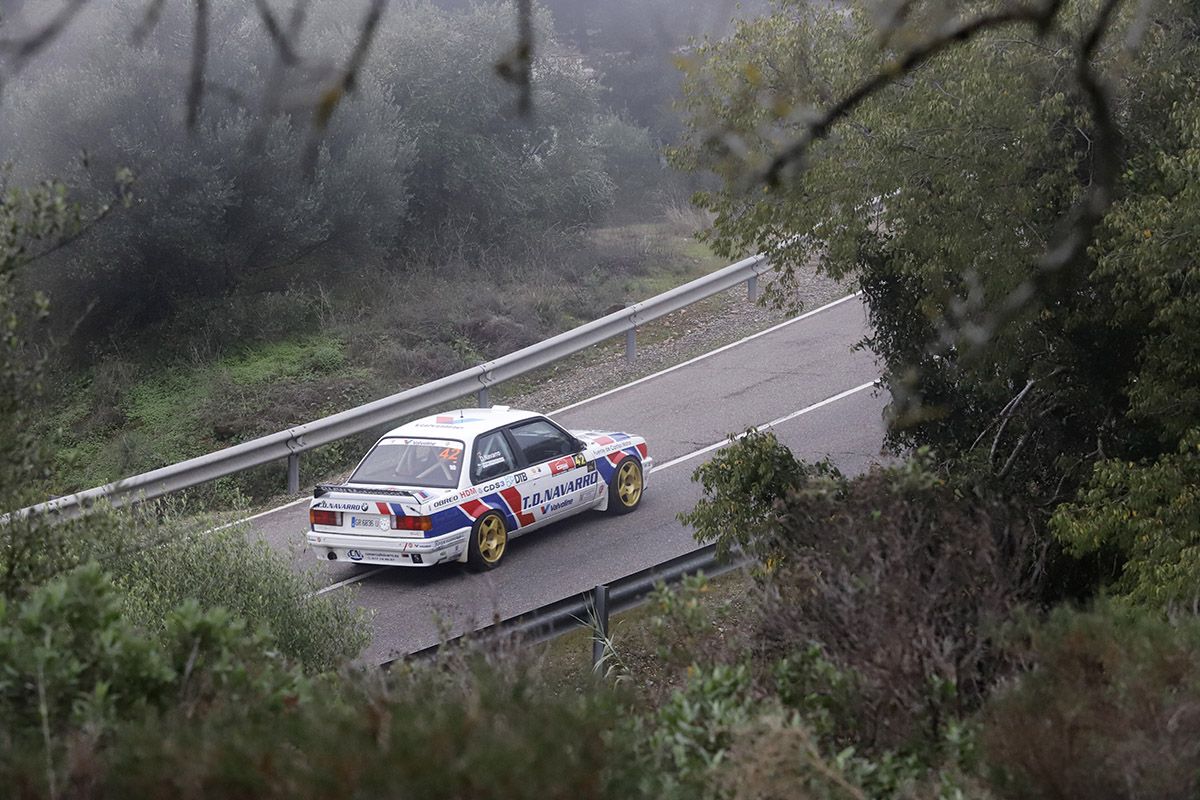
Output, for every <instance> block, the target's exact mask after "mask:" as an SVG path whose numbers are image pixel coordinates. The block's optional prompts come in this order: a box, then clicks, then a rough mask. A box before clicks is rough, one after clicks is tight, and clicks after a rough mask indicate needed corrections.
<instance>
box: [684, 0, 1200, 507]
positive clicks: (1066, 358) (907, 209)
mask: <svg viewBox="0 0 1200 800" xmlns="http://www.w3.org/2000/svg"><path fill="white" fill-rule="evenodd" d="M936 7H937V4H933V5H930V6H927V5H924V4H890V5H889V6H888V8H891V9H899V10H900V11H911V12H912V13H911V15H910V16H908V17H904V16H901V17H899V18H889V17H886V16H885V17H884V19H885V20H887V19H891V20H892V21H891V23H890V24H887V25H884V26H883V28H882V30H881V31H880V32H878V33H877V34H876V36H877V37H878V38H875V39H872V38H871V34H870V33H869V31H870V28H871V23H870V18H869V17H868V15H867V14H866V11H865V9H864V8H863V7H860V6H857V5H855V6H852V10H851V11H850V12H849V13H848V14H847V15H843V14H840V13H830V12H822V11H816V10H812V9H809V8H806V7H802V6H801V4H799V3H785V4H783V5H782V7H781V10H780V11H779V12H778V13H777V14H776V15H775V16H773V17H771V18H769V19H764V20H761V21H758V22H754V23H747V24H744V25H742V26H740V27H739V30H738V32H737V33H736V34H735V35H734V36H733V37H731V38H730V39H729V40H727V41H725V42H721V43H715V44H713V45H710V46H709V47H708V48H706V49H705V50H704V51H703V52H702V56H703V58H704V59H705V64H704V66H703V67H699V68H697V70H696V71H695V73H694V74H693V75H692V76H691V77H690V78H689V82H688V88H687V91H688V101H687V102H688V107H689V109H690V112H691V114H692V122H691V130H692V136H691V139H690V142H689V144H688V145H687V146H686V147H684V148H683V149H681V150H680V151H679V152H678V153H677V155H676V158H677V160H678V161H679V162H680V163H682V164H685V165H688V166H691V167H695V168H700V167H711V168H715V169H716V170H717V171H718V173H719V174H720V175H721V176H722V177H723V178H724V180H725V183H724V187H723V188H722V189H721V190H719V191H716V192H712V193H709V194H704V195H701V196H700V197H699V202H700V203H701V205H703V206H705V207H707V208H709V209H711V210H713V211H716V212H717V213H718V218H717V222H716V225H715V229H714V231H713V234H712V237H711V238H712V241H713V242H714V244H716V245H717V246H718V247H719V248H721V249H723V250H724V251H725V252H726V253H729V254H732V253H736V252H740V251H743V250H746V249H754V250H759V251H765V252H770V253H771V254H772V255H773V256H774V257H775V259H776V263H778V264H780V265H781V266H782V267H783V270H784V274H783V278H782V281H783V284H784V285H786V283H787V280H788V277H789V275H790V274H791V270H792V269H794V267H795V266H796V265H798V264H802V263H806V262H807V261H808V259H809V258H810V257H811V256H814V255H820V256H821V258H822V259H823V261H822V263H823V264H824V267H825V269H827V270H829V271H830V272H832V273H834V274H838V275H848V274H853V275H855V276H857V277H858V279H859V281H860V282H861V284H862V287H863V289H864V293H865V297H866V300H867V302H868V305H869V308H870V314H871V320H872V323H873V325H874V333H873V334H872V336H871V338H870V340H869V342H868V343H869V344H870V345H871V346H872V347H873V348H874V349H875V351H876V352H877V353H878V354H879V355H880V357H881V358H882V360H883V362H884V380H885V384H886V385H887V387H888V389H889V390H890V392H891V394H892V397H893V417H892V419H893V427H892V428H891V432H890V437H891V439H892V441H893V443H894V444H896V445H897V446H900V447H907V446H912V445H915V444H931V445H933V446H934V447H935V448H936V449H937V451H938V452H939V453H941V454H943V455H944V456H945V457H948V458H952V459H954V460H957V461H959V462H960V463H963V462H966V463H971V464H974V465H975V467H977V468H979V469H980V470H982V471H983V472H984V473H987V474H990V475H991V476H992V477H993V478H994V479H996V480H999V481H1000V482H1001V483H1003V484H1005V485H1006V486H1007V487H1008V490H1009V491H1011V492H1012V493H1014V494H1017V495H1020V496H1022V497H1023V498H1024V499H1025V500H1026V501H1027V502H1028V503H1029V504H1030V505H1031V506H1033V507H1040V508H1041V509H1042V510H1041V511H1040V512H1038V513H1040V514H1042V515H1045V514H1046V513H1048V510H1049V509H1052V508H1053V506H1054V505H1055V504H1056V503H1057V502H1059V501H1061V500H1062V499H1064V498H1066V497H1069V496H1071V494H1072V493H1073V491H1074V489H1075V487H1076V486H1077V485H1078V484H1079V482H1080V481H1081V480H1083V479H1084V478H1085V477H1086V475H1087V474H1088V471H1089V466H1090V464H1091V463H1092V462H1093V461H1095V460H1096V459H1098V458H1101V457H1103V456H1104V455H1116V454H1118V453H1119V454H1121V456H1120V457H1125V458H1129V457H1134V458H1141V457H1152V456H1153V455H1154V454H1155V453H1157V452H1160V449H1161V448H1162V447H1164V446H1165V447H1168V448H1173V447H1174V440H1172V438H1171V437H1172V436H1176V435H1178V432H1179V431H1180V430H1181V429H1185V428H1187V427H1188V425H1190V424H1195V423H1194V422H1189V421H1188V419H1186V418H1185V419H1182V420H1180V421H1178V422H1176V423H1173V424H1172V425H1171V426H1169V427H1160V428H1159V429H1158V430H1155V427H1156V426H1158V425H1161V420H1162V418H1163V416H1164V413H1163V412H1165V411H1166V407H1165V406H1164V408H1163V410H1162V412H1157V416H1156V412H1150V411H1148V410H1147V411H1139V412H1137V413H1136V414H1131V413H1130V400H1131V398H1137V397H1140V396H1142V395H1143V394H1145V390H1144V389H1143V388H1142V383H1141V382H1140V381H1139V377H1138V376H1139V372H1140V370H1141V369H1142V368H1143V367H1142V365H1147V364H1150V363H1152V362H1151V360H1152V358H1159V359H1160V360H1161V359H1163V358H1165V359H1167V360H1172V361H1173V362H1174V364H1175V366H1174V367H1172V368H1171V369H1167V370H1166V372H1167V373H1168V374H1176V375H1178V377H1177V378H1175V379H1174V380H1176V381H1181V380H1185V379H1187V378H1188V377H1189V376H1190V373H1189V372H1188V370H1190V369H1191V368H1190V367H1188V366H1185V364H1186V363H1187V362H1188V359H1186V358H1185V357H1182V356H1183V355H1184V354H1185V353H1188V352H1192V350H1191V348H1192V347H1194V346H1195V344H1190V343H1189V344H1187V345H1184V346H1183V348H1182V351H1181V349H1180V348H1179V347H1178V346H1177V345H1176V344H1175V342H1177V341H1179V339H1180V338H1181V337H1182V338H1183V339H1187V340H1188V341H1189V342H1191V341H1194V338H1195V334H1194V331H1195V328H1194V327H1192V329H1191V332H1189V331H1188V330H1187V327H1186V325H1184V324H1176V325H1174V326H1172V327H1170V329H1169V330H1168V328H1167V327H1166V323H1165V318H1166V317H1169V316H1170V314H1172V313H1174V314H1180V313H1181V311H1175V312H1166V313H1165V315H1164V317H1163V319H1164V321H1163V322H1160V324H1159V325H1158V326H1157V327H1153V326H1146V325H1144V324H1143V322H1144V319H1143V318H1142V317H1141V316H1139V315H1140V314H1144V311H1142V310H1144V309H1145V308H1147V307H1148V304H1147V300H1149V299H1150V298H1151V297H1152V296H1153V295H1150V294H1148V293H1143V290H1144V289H1145V288H1146V287H1147V282H1148V281H1149V282H1152V281H1153V280H1154V278H1153V275H1154V274H1155V273H1156V271H1157V270H1159V269H1161V270H1162V274H1163V275H1169V276H1171V277H1170V278H1162V277H1160V279H1159V281H1158V285H1159V288H1160V291H1161V289H1162V287H1163V286H1165V285H1170V286H1172V287H1178V288H1179V290H1180V291H1181V295H1180V303H1179V309H1180V310H1181V309H1182V307H1183V306H1184V305H1187V306H1188V307H1189V308H1191V307H1194V306H1195V305H1196V302H1195V296H1194V295H1193V294H1191V292H1192V291H1194V290H1193V289H1192V288H1191V287H1190V286H1189V285H1188V284H1187V282H1186V281H1184V280H1183V279H1182V274H1181V273H1180V272H1179V271H1178V270H1176V269H1175V268H1174V267H1173V266H1172V265H1170V264H1166V263H1163V262H1156V263H1158V264H1159V266H1158V267H1156V268H1155V269H1143V270H1142V277H1141V278H1135V277H1134V275H1133V274H1132V273H1130V272H1128V265H1130V264H1131V263H1132V262H1131V261H1130V260H1129V257H1128V254H1126V255H1119V251H1120V249H1122V248H1123V249H1125V250H1128V248H1130V247H1132V246H1134V244H1131V243H1136V242H1135V240H1134V239H1131V238H1130V236H1129V233H1130V231H1131V230H1133V229H1136V230H1139V231H1141V230H1142V229H1143V228H1146V227H1147V226H1143V225H1141V222H1142V221H1143V218H1142V216H1141V212H1142V211H1143V210H1145V204H1146V203H1149V204H1153V203H1154V202H1156V201H1155V200H1153V199H1151V197H1153V196H1154V195H1155V194H1161V190H1160V188H1158V187H1162V186H1167V185H1175V186H1178V185H1179V182H1180V177H1179V176H1180V173H1179V170H1178V166H1176V167H1175V168H1174V169H1175V173H1174V175H1175V177H1174V178H1173V179H1172V180H1173V181H1174V184H1172V183H1171V181H1170V180H1166V181H1164V180H1163V178H1161V177H1159V176H1160V174H1166V173H1169V172H1170V170H1171V167H1170V166H1169V164H1162V166H1159V167H1155V168H1153V169H1152V168H1150V167H1151V165H1157V164H1160V162H1162V160H1163V159H1166V160H1167V162H1170V163H1174V164H1176V165H1178V164H1183V163H1187V162H1186V156H1184V155H1183V153H1182V152H1180V150H1179V147H1180V145H1181V138H1182V137H1181V135H1180V132H1179V131H1180V124H1179V123H1178V122H1174V123H1173V122H1172V121H1171V118H1170V117H1171V115H1172V114H1174V115H1175V116H1176V117H1178V116H1179V113H1180V112H1179V111H1175V112H1172V111H1171V109H1172V105H1173V104H1174V103H1177V102H1179V101H1181V100H1182V99H1183V98H1184V97H1186V96H1188V92H1189V88H1188V87H1190V86H1191V85H1193V84H1192V82H1193V81H1194V80H1195V70H1196V68H1195V64H1196V63H1200V62H1198V61H1197V51H1196V35H1195V32H1196V29H1197V19H1198V18H1197V11H1196V8H1195V6H1194V4H1187V3H1182V2H1171V0H1164V2H1160V3H1155V4H1153V5H1152V6H1151V7H1149V10H1148V11H1147V12H1146V15H1139V12H1138V9H1137V8H1134V7H1133V6H1132V4H1124V3H1119V2H1117V3H1114V2H1104V3H1101V2H1091V1H1090V0H1088V1H1081V2H1078V3H1073V4H1071V6H1070V11H1069V12H1067V11H1064V10H1063V8H1062V6H1061V4H1056V3H1047V4H1043V5H1041V6H1038V5H1028V6H1022V5H1019V4H1008V3H999V4H995V6H994V7H993V6H988V7H985V8H983V9H982V10H981V11H980V12H979V16H969V15H967V14H966V12H964V15H963V16H961V17H958V16H954V15H951V16H948V17H937V16H936V15H935V14H934V13H933V10H934V9H936ZM939 20H940V22H939ZM950 34H955V35H956V36H957V38H954V37H952V36H951V35H950ZM1129 41H1132V42H1134V43H1135V44H1136V50H1135V51H1130V50H1129V49H1128V48H1127V46H1126V42H1129ZM880 42H882V46H877V43H880ZM1114 159H1115V160H1114ZM1122 161H1123V163H1125V164H1127V165H1130V168H1128V169H1126V170H1125V171H1123V172H1122V171H1121V170H1119V169H1116V171H1115V172H1114V167H1115V166H1117V165H1119V164H1120V163H1122ZM1138 165H1142V166H1138ZM764 190H765V191H764ZM1147 191H1149V192H1150V194H1149V195H1146V201H1145V202H1144V203H1143V202H1142V201H1140V200H1139V199H1138V198H1140V197H1142V196H1143V193H1145V192H1147ZM1172 192H1173V193H1172V197H1173V198H1176V199H1177V200H1178V201H1183V202H1186V201H1188V197H1187V196H1186V195H1184V194H1181V193H1179V192H1178V191H1175V190H1172ZM1113 200H1115V201H1116V203H1117V205H1116V207H1115V209H1114V211H1113V213H1112V214H1111V215H1110V216H1108V217H1103V214H1104V212H1105V210H1107V209H1108V207H1109V204H1110V202H1111V201H1113ZM1123 217H1124V221H1122V218H1123ZM1184 219H1186V217H1184ZM1135 226H1136V228H1135ZM1180 230H1182V229H1180ZM1139 235H1142V237H1143V238H1142V241H1143V242H1146V241H1152V240H1148V239H1146V238H1145V236H1144V234H1139ZM1118 240H1119V241H1120V242H1123V243H1124V244H1123V245H1122V248H1118V249H1116V250H1114V249H1113V247H1112V246H1113V243H1114V242H1116V241H1118ZM1184 240H1185V239H1180V240H1171V239H1168V240H1167V242H1168V246H1169V243H1172V242H1174V244H1175V246H1176V247H1183V246H1186V245H1183V244H1182V242H1183V241H1184ZM1159 241H1160V242H1161V241H1162V240H1159ZM1143 252H1144V251H1143ZM1192 285H1193V286H1194V284H1192ZM1122 286H1124V288H1123V289H1121V288H1118V287H1122ZM1135 298H1136V299H1135ZM1119 306H1123V307H1124V309H1125V311H1124V312H1119V311H1118V310H1117V309H1118V307H1119ZM1135 309H1138V311H1136V312H1135ZM1160 313H1162V312H1156V316H1158V315H1159V314H1160ZM1184 318H1185V317H1183V316H1180V317H1179V320H1180V322H1182V320H1183V319H1184ZM1154 353H1158V354H1159V355H1158V356H1152V354H1154ZM1174 354H1177V355H1178V356H1180V357H1179V358H1177V359H1175V358H1173V355H1174ZM1156 369H1158V370H1162V369H1163V368H1162V367H1161V365H1160V366H1158V367H1156ZM1156 419H1157V420H1158V422H1156V421H1155V420H1156Z"/></svg>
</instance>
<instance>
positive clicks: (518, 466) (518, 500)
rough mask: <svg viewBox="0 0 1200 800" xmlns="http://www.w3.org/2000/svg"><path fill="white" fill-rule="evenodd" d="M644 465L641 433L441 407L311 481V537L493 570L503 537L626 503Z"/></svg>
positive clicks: (336, 556) (398, 556)
mask: <svg viewBox="0 0 1200 800" xmlns="http://www.w3.org/2000/svg"><path fill="white" fill-rule="evenodd" d="M652 465H653V459H651V458H650V457H649V454H648V452H647V448H646V440H645V439H643V438H641V437H640V436H633V435H631V434H628V433H616V432H599V431H567V430H565V429H563V428H562V427H561V426H559V425H558V424H557V423H555V422H554V421H553V420H551V419H550V418H549V417H546V416H544V415H542V414H536V413H534V412H531V411H517V410H515V409H510V408H508V407H507V406H492V407H491V408H464V409H459V410H456V411H448V412H445V413H442V414H435V415H433V416H429V417H424V418H423V419H419V420H415V421H413V422H409V423H406V424H404V425H401V426H400V427H398V428H395V429H394V430H391V431H389V432H388V433H386V434H384V435H383V437H382V438H380V440H379V441H378V442H376V443H375V446H374V447H372V448H371V449H370V451H369V452H368V453H367V454H366V456H365V457H364V458H363V460H362V461H360V462H359V464H358V466H357V467H356V468H355V469H354V472H353V473H351V475H350V478H349V479H348V480H347V481H346V482H345V483H344V484H340V485H336V486H328V485H321V486H317V487H316V489H314V490H313V499H312V502H311V503H310V505H309V511H308V516H309V532H308V543H309V545H310V546H311V547H312V549H313V551H314V553H315V554H316V556H317V558H320V559H327V560H329V561H350V562H355V563H362V564H390V565H400V566H418V567H421V566H431V565H433V564H440V563H442V562H446V561H459V562H464V563H466V564H467V565H468V567H470V568H472V569H475V570H485V569H491V568H493V567H495V566H496V565H497V564H499V563H500V560H501V559H502V558H503V557H504V552H505V549H506V548H507V546H508V540H509V539H510V538H513V537H515V536H519V535H521V534H524V533H527V532H529V531H532V530H535V529H536V528H539V527H541V526H543V525H545V524H547V523H549V522H552V521H555V520H558V519H562V518H564V517H567V516H570V515H572V514H578V513H580V512H582V511H586V510H588V509H598V510H602V511H608V512H610V513H616V514H623V513H627V512H629V511H633V510H634V509H635V508H637V507H638V505H639V504H640V503H641V501H642V495H643V493H644V492H645V490H646V476H647V475H648V474H649V472H650V468H651V466H652Z"/></svg>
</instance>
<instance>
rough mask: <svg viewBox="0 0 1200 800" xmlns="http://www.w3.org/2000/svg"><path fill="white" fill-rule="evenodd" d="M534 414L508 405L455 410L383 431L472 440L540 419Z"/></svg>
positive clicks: (394, 433) (403, 434)
mask: <svg viewBox="0 0 1200 800" xmlns="http://www.w3.org/2000/svg"><path fill="white" fill-rule="evenodd" d="M540 416H542V415H541V414H538V413H537V412H536V411H521V410H519V409H515V408H509V407H508V406H492V407H491V408H456V409H454V410H453V411H442V412H440V413H438V414H431V415H429V416H428V417H422V418H421V419H415V420H413V421H412V422H406V423H404V424H403V425H401V426H400V427H398V428H393V429H392V430H390V431H388V432H387V434H386V435H387V436H428V437H433V438H452V439H458V438H460V437H465V438H473V437H475V436H478V435H479V434H481V433H484V432H485V431H490V430H492V429H493V428H498V427H500V426H501V425H510V424H512V423H514V422H520V421H521V420H524V419H529V418H530V417H540Z"/></svg>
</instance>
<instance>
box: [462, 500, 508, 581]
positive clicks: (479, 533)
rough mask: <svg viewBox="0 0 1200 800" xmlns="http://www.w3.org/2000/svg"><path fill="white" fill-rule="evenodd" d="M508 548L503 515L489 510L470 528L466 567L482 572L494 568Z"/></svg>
mask: <svg viewBox="0 0 1200 800" xmlns="http://www.w3.org/2000/svg"><path fill="white" fill-rule="evenodd" d="M507 549H508V526H507V525H505V524H504V517H502V516H500V515H499V514H498V513H496V512H495V511H489V512H488V513H486V514H484V515H483V516H482V517H480V518H479V519H477V520H475V525H474V526H472V528H471V541H470V542H469V543H468V544H467V569H469V570H471V571H472V572H483V571H485V570H489V569H495V568H496V566H497V565H498V564H499V563H500V559H502V558H504V551H505V550H507Z"/></svg>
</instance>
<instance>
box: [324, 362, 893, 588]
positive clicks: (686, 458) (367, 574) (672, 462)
mask: <svg viewBox="0 0 1200 800" xmlns="http://www.w3.org/2000/svg"><path fill="white" fill-rule="evenodd" d="M874 385H875V381H871V382H869V383H864V384H862V385H861V386H855V387H854V388H853V389H847V390H846V391H844V392H838V393H837V394H835V395H833V396H832V397H826V398H825V399H824V400H821V401H819V402H816V403H813V404H812V405H810V406H805V407H804V408H802V409H800V410H799V411H793V412H792V413H790V414H785V415H784V416H782V417H779V418H778V419H773V420H771V421H770V422H764V423H763V424H762V425H757V426H755V428H754V429H755V430H759V431H765V430H769V429H770V428H773V427H775V426H776V425H782V424H783V423H785V422H787V421H788V420H792V419H795V418H796V417H800V416H803V415H805V414H807V413H809V412H810V411H816V410H817V409H818V408H823V407H825V406H827V405H830V404H832V403H836V402H837V401H838V400H842V399H844V398H847V397H849V396H850V395H852V394H857V393H858V392H861V391H864V390H866V389H870V388H871V387H873V386H874ZM745 435H746V434H745V433H740V434H738V435H737V436H735V437H734V438H733V439H732V440H730V439H726V440H724V441H722V442H715V443H713V444H710V445H708V446H707V447H701V448H700V449H699V450H693V451H692V452H690V453H687V454H685V455H682V456H679V457H678V458H673V459H671V460H670V461H668V462H666V463H665V464H658V465H656V466H655V467H654V469H652V470H650V474H651V475H653V474H654V473H656V472H661V471H662V470H664V469H667V468H668V467H673V466H675V465H676V464H682V463H684V462H685V461H690V460H691V459H693V458H696V457H697V456H701V455H704V454H705V453H710V452H712V451H713V450H719V449H720V448H722V447H725V446H726V445H728V444H731V443H732V442H733V441H737V440H738V439H741V438H742V437H744V436H745ZM385 569H392V567H379V568H378V569H373V570H371V571H370V572H364V573H362V574H361V575H355V576H354V577H353V578H347V579H346V580H344V581H338V582H337V583H334V584H330V585H329V586H326V587H325V588H324V589H320V590H318V591H317V592H315V594H325V593H326V592H332V591H333V590H334V589H340V588H342V587H343V586H349V585H350V584H352V583H358V582H359V581H365V580H366V579H367V578H369V577H371V576H372V575H377V574H379V573H380V572H383V571H384V570H385Z"/></svg>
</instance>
